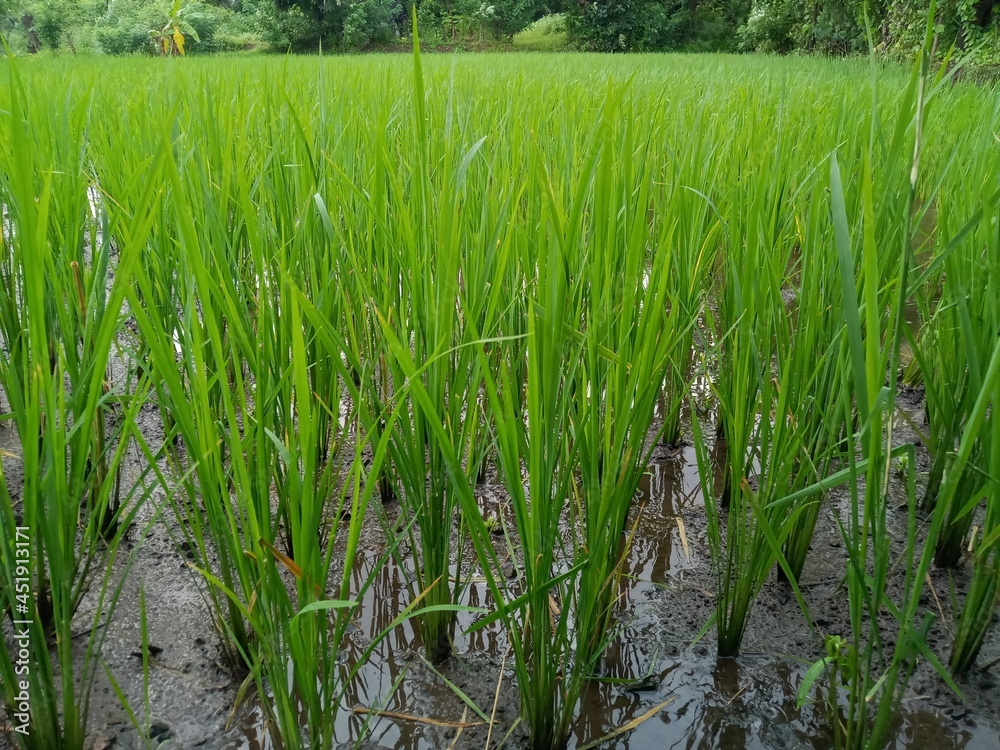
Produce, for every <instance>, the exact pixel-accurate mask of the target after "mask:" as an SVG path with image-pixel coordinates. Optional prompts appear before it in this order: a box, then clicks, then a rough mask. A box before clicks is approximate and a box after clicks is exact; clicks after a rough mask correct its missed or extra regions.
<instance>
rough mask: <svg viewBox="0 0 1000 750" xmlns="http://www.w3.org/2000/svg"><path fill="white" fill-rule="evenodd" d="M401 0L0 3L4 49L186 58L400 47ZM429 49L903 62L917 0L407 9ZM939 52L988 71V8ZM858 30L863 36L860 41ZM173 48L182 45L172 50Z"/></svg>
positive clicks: (520, 3)
mask: <svg viewBox="0 0 1000 750" xmlns="http://www.w3.org/2000/svg"><path fill="white" fill-rule="evenodd" d="M413 2H414V0H196V1H194V2H184V3H183V4H179V3H176V2H175V0H0V32H2V33H3V34H4V36H5V37H6V39H7V40H8V43H9V44H10V45H11V47H12V49H14V50H15V52H16V51H19V50H23V51H25V52H29V53H34V52H39V51H42V50H46V49H49V50H57V51H58V50H67V51H70V52H74V53H75V52H77V51H78V50H80V49H83V50H88V51H97V52H103V53H105V54H114V55H121V54H139V53H147V54H156V53H161V54H163V53H167V54H169V53H175V52H177V49H176V45H174V44H172V43H171V42H170V39H171V38H172V32H171V33H168V34H167V35H166V36H164V30H165V29H166V30H169V29H171V28H176V27H172V26H171V24H172V19H174V18H175V17H178V18H179V17H181V16H182V17H183V22H184V29H185V30H186V31H187V32H188V33H186V34H184V39H186V40H187V49H188V50H189V51H192V52H199V53H206V52H218V51H229V50H241V49H253V48H261V49H270V50H274V51H281V52H284V51H287V50H292V51H298V52H304V51H315V50H316V49H318V48H319V46H320V45H322V46H323V48H324V49H326V50H328V51H338V50H342V51H350V50H360V49H367V48H379V47H391V46H393V45H400V44H405V43H406V40H407V37H408V34H409V16H410V12H411V5H412V3H413ZM416 2H417V17H418V20H419V23H420V29H421V34H422V35H423V37H424V39H425V41H426V42H427V43H428V45H429V46H434V45H446V46H457V47H474V48H489V47H491V46H503V45H505V44H508V43H509V42H510V40H511V39H512V38H513V37H514V36H515V35H517V34H518V33H519V32H522V31H524V30H525V29H528V28H529V27H531V26H532V24H537V23H539V22H542V23H545V24H547V26H546V29H550V28H555V29H557V30H558V32H559V37H558V46H560V47H565V48H571V49H572V48H575V49H582V50H593V51H602V52H643V51H665V50H675V51H692V52H696V51H729V52H738V51H743V52H755V51H756V52H772V53H782V54H784V53H794V52H812V53H820V54H827V55H852V54H860V53H864V52H866V51H867V50H868V49H869V40H870V41H871V42H872V43H874V45H875V48H876V50H877V51H878V52H879V53H880V54H884V55H897V56H900V57H905V56H908V55H909V54H911V52H912V50H913V49H914V48H915V47H916V46H917V45H918V44H919V41H920V38H921V34H922V29H923V24H924V23H925V19H926V14H927V11H928V6H929V0H867V1H865V0H416ZM936 21H937V30H938V34H939V45H938V47H939V50H941V51H942V53H943V52H944V51H945V50H947V49H950V48H951V46H952V45H954V46H956V47H957V48H959V49H961V50H963V51H964V53H965V55H966V57H968V58H969V59H970V60H971V61H972V62H973V64H976V65H978V66H980V67H984V68H988V67H990V66H997V67H998V68H1000V0H945V1H944V2H943V3H939V7H938V12H937V19H936ZM869 29H870V32H869ZM181 51H183V45H182V49H181Z"/></svg>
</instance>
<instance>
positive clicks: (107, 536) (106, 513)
mask: <svg viewBox="0 0 1000 750" xmlns="http://www.w3.org/2000/svg"><path fill="white" fill-rule="evenodd" d="M9 75H10V89H9V93H10V102H9V106H10V110H9V112H8V117H7V118H6V119H7V121H8V122H7V124H8V126H9V127H8V129H7V130H6V132H5V133H4V135H5V136H6V138H4V139H3V142H2V146H3V147H2V150H0V163H2V165H3V168H2V169H0V174H2V175H3V176H2V178H0V202H2V203H3V205H4V208H5V216H4V222H3V227H2V229H0V249H2V255H3V260H2V261H0V276H2V290H0V335H2V344H3V346H4V349H5V350H6V351H5V353H4V355H3V356H0V388H2V390H3V394H4V396H5V397H6V400H7V402H8V403H9V404H10V407H11V415H10V419H11V421H12V426H13V428H14V429H16V432H17V440H18V441H19V443H20V456H19V458H20V462H21V471H22V476H23V481H22V482H21V483H20V486H16V485H15V486H11V485H10V484H9V483H8V480H7V477H6V476H5V474H4V473H3V471H2V470H0V535H2V540H0V562H2V568H3V580H2V587H0V601H2V607H3V610H4V612H6V614H7V615H8V616H9V618H10V620H11V623H12V627H13V637H12V639H11V640H8V639H7V638H4V639H3V640H2V643H0V676H2V678H3V701H4V704H5V708H6V711H7V716H8V718H9V720H10V721H11V723H12V726H14V727H16V729H17V731H15V732H14V737H13V741H14V742H15V743H16V744H17V745H18V746H19V747H23V748H82V747H83V746H84V742H85V740H86V730H87V723H88V721H89V719H90V716H89V711H88V707H89V702H90V694H91V689H92V687H93V683H94V678H95V674H96V668H97V665H98V663H99V658H100V649H101V646H102V644H103V640H104V628H103V625H104V623H103V620H104V618H106V617H108V616H109V615H110V613H111V612H112V611H113V610H114V607H115V604H116V603H117V598H118V594H119V592H120V585H119V586H118V587H115V586H114V585H112V581H111V578H110V571H111V563H112V561H113V560H114V559H115V555H116V552H117V549H118V546H119V544H120V542H121V539H122V536H123V534H124V533H125V531H126V530H127V529H128V527H129V524H130V523H131V521H132V518H133V515H134V513H135V511H136V509H137V508H138V505H139V503H140V502H141V499H142V498H141V497H140V498H138V499H136V501H135V502H133V497H134V495H135V494H136V493H139V494H140V495H141V492H140V490H141V482H142V477H138V478H134V477H133V478H130V479H123V478H122V475H121V473H122V468H123V461H124V457H125V451H126V449H127V448H128V446H129V444H130V442H131V438H132V435H133V433H134V427H133V424H134V420H135V417H136V414H137V413H138V411H139V409H140V407H141V406H142V404H143V403H144V401H145V398H146V395H147V393H148V383H147V382H146V381H144V380H142V379H140V380H139V382H137V383H134V382H130V383H127V384H126V389H127V390H126V392H121V391H120V390H119V389H120V388H121V387H122V384H121V383H116V384H115V386H114V389H113V390H112V389H111V388H109V386H108V384H107V382H106V379H107V378H108V377H109V376H108V372H109V363H110V361H111V358H112V346H113V344H114V342H115V337H116V335H117V333H118V330H119V329H120V327H121V312H122V304H123V301H124V299H125V292H126V288H127V286H128V285H129V283H130V276H131V272H132V269H133V267H134V266H135V264H136V260H137V257H138V254H139V253H140V252H141V250H142V248H143V245H144V243H145V236H146V233H147V232H148V229H149V212H150V207H151V205H152V203H153V200H154V197H155V194H156V177H157V175H158V174H159V170H160V167H161V166H162V152H161V153H160V154H158V155H156V157H155V158H154V159H153V163H152V165H151V166H150V168H149V169H148V171H147V176H149V177H151V178H152V182H151V183H150V184H149V186H148V188H147V189H146V190H145V191H144V192H143V193H142V194H141V195H140V196H139V197H138V198H137V200H136V211H135V212H134V213H133V214H132V215H131V216H127V217H126V216H122V215H121V214H119V213H117V212H113V211H112V212H111V215H109V214H107V213H104V212H103V211H94V210H92V208H91V206H90V204H89V202H88V198H89V194H88V188H89V187H90V184H89V182H88V181H87V179H86V176H85V174H84V173H83V172H82V171H81V170H79V162H80V161H81V160H82V156H83V153H84V151H85V144H86V140H85V137H84V133H85V132H86V129H87V117H88V108H87V106H86V104H84V105H81V106H79V107H77V108H71V107H67V109H66V110H65V112H64V116H65V119H63V120H62V121H61V122H60V123H59V125H60V127H55V128H53V129H52V132H47V129H46V127H45V126H44V125H41V124H40V123H39V121H38V120H37V118H36V116H35V115H33V114H32V113H31V112H30V111H29V110H27V109H25V102H26V101H27V96H26V91H25V87H24V83H23V80H22V79H21V78H20V76H19V73H18V71H16V70H15V69H14V68H13V67H11V69H10V70H9ZM66 160H68V161H69V164H67V162H66ZM60 167H62V169H60ZM38 175H43V177H42V179H36V178H37V176H38ZM112 234H116V235H117V236H119V237H121V240H120V241H119V242H118V243H117V244H116V246H115V247H114V250H115V251H117V263H116V264H115V265H114V266H113V267H112V263H111V254H112V244H111V235H112ZM112 413H114V414H115V415H116V416H117V417H118V420H119V421H118V422H117V424H116V425H113V424H109V422H110V419H109V416H110V415H111V414H112ZM123 484H124V486H125V487H126V494H125V495H124V497H123V496H122V494H121V490H122V487H123ZM126 505H127V506H128V508H127V510H123V508H124V507H125V506H126ZM102 566H104V569H103V570H102V569H101V568H102ZM95 583H96V584H98V586H97V590H96V592H95V594H94V596H95V597H96V602H95V604H96V607H95V614H94V619H93V623H92V624H93V627H92V629H91V631H90V635H89V636H88V638H87V639H86V648H85V655H84V658H83V659H82V662H81V661H79V660H75V659H74V648H73V643H74V638H75V632H74V631H75V628H74V615H75V613H76V611H77V609H78V607H79V605H80V603H81V601H82V600H83V597H84V596H85V595H86V594H87V592H88V590H90V589H91V587H92V586H94V584H95Z"/></svg>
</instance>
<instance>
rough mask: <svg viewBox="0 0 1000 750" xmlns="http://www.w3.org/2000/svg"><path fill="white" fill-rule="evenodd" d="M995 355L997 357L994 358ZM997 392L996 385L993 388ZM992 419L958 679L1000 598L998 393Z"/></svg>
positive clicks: (957, 653)
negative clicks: (982, 509)
mask: <svg viewBox="0 0 1000 750" xmlns="http://www.w3.org/2000/svg"><path fill="white" fill-rule="evenodd" d="M995 356H996V355H994V357H995ZM994 388H995V389H996V386H994ZM991 403H992V406H991V407H990V409H991V411H990V416H989V418H988V419H987V424H986V427H984V429H983V432H984V435H985V436H987V437H988V446H989V463H988V465H987V471H988V473H987V482H986V516H985V519H984V523H983V527H982V531H981V533H980V534H979V535H977V537H976V538H974V539H973V540H972V580H971V582H970V583H969V590H968V592H967V593H966V595H965V601H964V602H963V604H962V610H961V614H960V615H959V618H958V624H957V628H956V632H955V640H954V643H953V645H952V650H951V657H950V660H949V665H948V666H949V669H950V670H951V673H952V675H954V676H955V677H961V676H962V675H964V674H965V673H966V672H968V670H969V668H970V667H972V665H973V664H974V663H975V661H976V657H977V656H978V655H979V651H980V649H981V648H982V645H983V640H984V639H985V637H986V633H987V631H988V630H989V627H990V624H991V623H992V621H993V614H994V612H995V611H996V609H997V603H998V601H1000V598H998V596H997V581H998V580H1000V576H998V574H997V570H998V567H1000V543H998V542H1000V501H998V498H1000V480H998V477H1000V419H998V418H997V412H996V409H997V404H998V403H1000V401H998V391H997V390H994V392H993V395H992V402H991ZM952 502H954V503H955V507H956V508H958V507H959V506H960V505H961V498H960V497H958V496H957V492H956V497H955V499H954V500H953V501H952ZM974 507H975V506H974V505H973V506H972V507H970V506H969V504H965V505H964V507H961V508H960V510H959V511H958V513H959V514H965V515H967V516H971V515H972V509H973V508H974Z"/></svg>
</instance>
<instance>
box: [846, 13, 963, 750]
mask: <svg viewBox="0 0 1000 750" xmlns="http://www.w3.org/2000/svg"><path fill="white" fill-rule="evenodd" d="M932 15H933V14H932ZM930 47H931V22H930V21H929V22H928V32H927V38H926V41H925V45H924V48H923V51H922V53H921V55H920V59H919V60H918V63H917V64H916V65H915V68H914V73H913V76H912V78H911V84H910V87H909V89H908V92H907V96H906V97H905V98H904V100H903V102H902V107H901V111H900V113H899V116H898V121H897V122H898V125H897V128H896V131H895V136H894V138H893V140H892V141H890V142H889V143H888V151H887V154H886V158H885V162H884V164H883V169H884V170H885V174H886V175H887V177H886V180H887V182H888V185H889V188H888V189H887V190H884V191H880V195H884V196H885V198H886V201H887V202H890V203H891V201H892V200H893V196H894V195H895V196H900V200H901V202H902V203H903V204H904V208H903V211H902V215H903V216H904V217H907V218H906V223H905V224H904V229H903V231H902V232H900V233H899V234H900V235H901V237H900V240H901V241H900V243H899V246H900V251H899V256H898V257H899V267H898V276H897V278H896V281H895V282H894V284H893V287H892V288H893V297H888V298H885V301H880V299H879V298H880V290H881V288H882V284H883V282H882V270H881V267H882V266H883V265H884V264H885V261H884V260H882V261H880V259H879V257H878V253H877V251H876V247H877V246H876V241H875V237H876V234H875V229H876V227H877V226H878V225H879V218H878V214H879V213H882V212H883V209H882V208H880V204H877V203H876V202H875V198H874V195H875V192H874V179H875V178H874V177H873V174H872V161H871V155H872V154H873V153H874V150H875V149H874V146H873V144H874V143H875V138H874V125H873V130H872V133H873V135H872V137H871V139H870V140H869V148H868V152H867V155H866V156H865V158H864V161H863V164H862V175H861V181H860V191H859V196H858V200H859V203H860V207H859V214H860V217H861V218H860V225H861V226H860V230H859V231H860V240H859V242H858V246H859V253H860V260H859V262H858V265H859V266H860V269H861V273H860V278H856V275H855V254H854V249H853V246H852V242H851V236H850V227H849V225H848V220H847V210H846V202H845V198H844V189H843V182H842V179H841V173H840V169H839V164H838V160H837V159H836V156H835V157H834V158H833V160H832V163H831V200H832V216H833V226H834V233H835V239H836V247H837V253H838V256H839V259H840V265H841V272H842V292H843V299H844V318H845V322H846V335H847V340H848V349H849V352H850V362H851V379H852V382H853V387H852V390H853V394H854V401H855V404H856V408H857V413H858V425H859V434H858V436H857V439H858V442H859V444H860V448H861V454H862V461H861V462H859V461H858V460H857V456H856V455H855V453H854V451H850V450H849V451H847V459H848V466H847V468H846V469H845V470H844V472H846V476H847V480H848V482H849V485H850V508H849V511H848V514H847V518H846V519H838V522H839V524H840V526H841V533H842V535H843V537H844V540H845V547H846V549H847V553H848V565H847V575H846V579H845V580H846V585H847V590H848V602H849V611H850V618H851V634H850V639H849V640H847V641H846V643H845V647H844V648H843V649H842V650H841V652H842V653H844V654H846V658H844V659H843V660H841V662H840V663H839V665H838V670H839V672H840V674H841V679H842V681H843V683H844V684H845V685H847V687H848V691H847V707H846V713H845V714H844V715H843V716H840V715H838V716H836V717H835V727H836V730H837V737H838V742H839V743H840V744H841V745H842V746H844V747H852V748H853V747H881V746H882V743H883V742H884V740H885V737H886V733H887V732H888V730H889V727H890V724H891V721H892V717H893V714H894V712H895V710H896V708H897V706H898V703H899V700H900V697H901V695H902V692H903V691H904V690H905V686H906V683H907V680H908V677H909V675H910V674H911V673H912V669H913V660H914V659H915V658H916V656H917V655H918V654H922V655H924V656H927V657H928V658H929V659H930V660H931V662H932V664H934V665H935V666H936V667H937V668H938V669H939V671H942V669H941V666H940V664H939V663H938V662H937V660H936V658H935V657H933V654H931V653H930V652H929V650H928V649H927V647H926V644H924V636H925V634H926V631H927V628H928V627H929V622H928V621H926V620H924V621H921V622H918V620H917V607H918V605H919V599H920V594H921V591H922V587H923V583H924V579H925V578H926V571H927V567H928V565H929V564H930V560H931V555H932V551H933V545H934V541H935V538H936V534H937V532H938V531H939V530H940V524H941V519H940V517H937V518H936V519H935V521H934V523H933V525H932V528H931V530H930V532H929V534H928V540H927V543H926V546H925V548H924V550H923V552H922V553H920V554H919V555H918V553H917V541H916V513H917V506H916V497H915V479H914V476H915V475H914V468H913V456H912V447H909V446H906V447H904V448H903V449H900V450H902V451H907V452H909V453H910V454H911V455H910V456H909V458H908V460H907V462H906V465H907V467H908V477H907V482H906V491H907V520H908V523H907V537H906V545H907V546H906V549H907V553H906V555H905V556H904V560H903V561H902V564H903V567H904V586H903V598H902V601H901V602H900V603H898V604H897V603H894V602H892V601H891V600H890V599H889V597H888V594H887V583H886V582H887V578H888V575H889V568H890V560H889V555H888V551H887V546H888V544H887V540H888V536H887V531H886V518H887V513H888V507H887V495H888V493H887V484H888V477H889V476H890V467H891V461H892V456H893V454H894V453H896V452H899V450H895V449H893V447H892V426H893V422H892V420H891V418H890V416H891V415H892V413H893V408H894V403H895V393H896V387H897V382H896V373H897V372H898V362H899V346H900V341H901V337H902V327H903V313H904V304H903V303H904V301H905V300H906V299H907V296H908V289H909V285H910V284H911V283H912V282H911V281H910V271H911V268H912V258H911V255H912V249H911V246H910V231H909V229H910V225H909V223H908V222H909V217H910V216H912V210H911V208H912V205H913V201H914V198H915V195H916V190H917V187H918V176H919V156H920V153H921V145H922V129H923V124H924V118H925V116H926V112H927V102H928V98H929V97H930V96H931V95H932V94H933V92H934V90H935V89H934V84H935V83H937V82H938V81H935V80H933V79H931V78H930V75H929V50H930ZM938 80H940V79H938ZM873 90H874V86H873ZM910 124H913V126H914V128H913V134H912V137H908V136H907V130H908V126H909V125H910ZM906 144H912V148H913V152H912V153H913V154H914V156H913V158H912V161H911V163H910V169H908V170H906V169H905V157H904V153H905V152H904V148H905V145H906ZM907 172H908V173H909V180H908V188H907V189H906V190H904V191H900V190H895V191H894V190H893V189H892V187H891V186H892V185H893V184H894V177H893V175H894V174H903V175H905V174H906V173H907ZM895 179H898V178H895ZM886 211H887V213H888V214H889V215H893V213H894V209H891V208H890V209H886ZM859 288H860V292H861V294H860V301H859V295H858V290H859ZM886 309H888V315H886V313H885V312H884V311H885V310H886ZM862 326H864V327H862ZM887 372H888V373H889V378H888V384H886V373H887ZM843 387H844V388H845V389H846V388H847V387H848V386H847V384H846V383H845V384H844V386H843ZM842 403H843V405H844V408H845V416H847V417H848V421H850V416H849V412H848V409H849V408H850V407H849V404H850V399H847V398H845V399H842ZM966 442H968V441H966ZM967 447H969V448H971V443H969V445H968V446H967ZM967 460H968V451H963V455H962V456H961V463H963V464H964V462H965V461H967ZM844 472H842V474H843V473H844ZM862 477H863V479H864V497H863V501H862V498H861V493H860V484H861V479H862ZM953 487H954V485H953V484H951V483H950V484H949V488H953ZM883 608H887V609H889V611H892V612H895V613H897V623H898V628H899V632H898V634H897V635H896V641H895V645H894V646H893V647H892V648H891V650H890V649H889V648H888V647H887V646H886V645H885V643H884V636H883V633H882V628H881V626H880V625H879V623H878V619H877V615H878V613H879V612H880V611H882V610H883ZM942 673H943V672H942ZM838 713H839V712H838Z"/></svg>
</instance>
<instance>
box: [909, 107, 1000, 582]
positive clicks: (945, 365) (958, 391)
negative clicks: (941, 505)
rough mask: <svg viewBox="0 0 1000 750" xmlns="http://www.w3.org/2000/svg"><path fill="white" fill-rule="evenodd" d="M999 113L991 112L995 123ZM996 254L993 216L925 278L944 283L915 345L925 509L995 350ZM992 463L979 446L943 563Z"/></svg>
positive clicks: (963, 535)
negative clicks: (926, 460)
mask: <svg viewBox="0 0 1000 750" xmlns="http://www.w3.org/2000/svg"><path fill="white" fill-rule="evenodd" d="M996 117H997V110H994V122H995V118H996ZM991 127H992V126H991ZM980 145H983V144H982V143H980ZM980 151H981V152H982V153H983V155H984V159H983V161H984V162H985V165H986V166H985V167H984V168H983V169H982V170H981V171H980V170H975V171H974V172H973V173H971V174H969V175H964V174H963V175H962V176H961V184H962V188H961V192H962V194H963V196H964V198H965V199H966V200H967V201H971V203H972V205H977V204H979V205H982V204H983V203H984V202H985V201H986V200H987V199H988V197H989V194H990V193H991V192H993V191H994V190H995V181H994V180H992V179H991V177H990V175H991V174H992V172H993V170H992V169H991V165H993V164H995V159H994V160H990V159H986V158H985V156H986V154H989V153H990V152H991V151H993V152H995V149H987V148H982V149H980ZM951 200H954V199H950V198H949V197H945V196H943V197H942V198H941V199H939V201H938V205H939V211H938V217H937V219H938V231H939V233H940V235H941V236H943V237H950V236H951V235H952V234H953V232H954V230H953V227H952V223H953V222H954V221H955V218H957V217H953V214H954V213H957V212H958V211H961V210H962V209H963V206H962V205H960V204H956V205H955V206H954V207H953V206H952V204H951ZM959 216H960V215H959ZM959 222H961V219H959ZM998 259H1000V250H998V240H997V237H996V230H995V228H994V227H993V226H992V223H991V221H988V220H983V221H981V222H980V223H979V224H978V226H977V228H976V229H975V230H973V231H972V232H970V233H969V234H968V235H967V237H966V238H965V239H964V241H962V242H961V243H960V244H959V245H958V246H957V247H956V248H955V249H954V250H953V251H952V252H950V253H949V254H948V255H947V256H945V257H943V258H941V260H942V262H941V263H940V264H939V265H940V269H939V270H938V271H937V272H936V273H934V274H933V275H932V281H930V282H928V283H929V284H931V285H936V286H937V287H938V288H940V292H941V293H940V299H939V300H938V301H937V304H936V308H935V309H934V312H933V314H932V317H931V318H930V320H929V321H928V324H927V326H926V333H925V335H924V336H923V338H922V340H920V341H919V342H918V343H917V345H916V346H915V347H914V359H915V361H916V362H917V363H918V364H919V366H920V369H921V372H922V375H923V381H924V384H925V391H926V398H927V400H926V404H927V407H926V415H927V423H928V429H927V435H928V438H929V439H928V448H929V449H930V450H931V452H932V455H933V463H932V466H931V472H930V476H929V478H928V484H927V491H926V493H925V495H924V500H923V508H924V510H925V511H931V510H933V509H934V508H935V503H936V499H937V493H938V490H939V488H940V486H941V484H942V480H943V478H944V476H945V475H946V474H947V472H948V471H949V466H950V464H951V463H952V461H953V460H954V450H955V445H956V441H957V439H958V437H959V435H960V434H961V431H962V430H963V429H964V426H965V423H966V421H967V419H968V415H969V413H970V411H971V409H972V406H973V405H974V403H975V399H976V398H977V396H978V394H979V392H980V389H981V388H982V382H983V376H984V368H985V366H986V363H987V362H988V361H989V359H990V356H991V354H992V351H993V349H994V348H995V347H996V336H995V333H994V331H995V330H996V327H997V326H998V325H1000V309H998V307H997V290H998V287H997V281H996V280H997V263H998ZM988 460H989V459H988V449H986V448H984V447H983V446H982V445H981V444H979V445H977V446H976V447H975V448H974V450H973V456H972V459H971V466H970V467H969V468H968V469H966V471H965V473H964V475H963V476H962V477H961V478H960V484H959V488H958V490H957V492H958V501H957V502H956V503H955V504H954V505H953V507H952V509H951V514H950V517H949V519H948V521H947V523H946V525H945V529H944V532H943V533H942V536H941V537H940V539H939V540H938V549H937V555H936V561H937V564H938V565H942V566H954V565H957V564H958V563H959V561H960V560H961V556H962V551H963V549H964V547H965V542H966V540H967V535H968V532H969V529H970V527H971V524H972V514H969V513H965V514H962V513H960V509H961V508H964V507H965V506H966V504H967V503H968V502H970V501H972V500H974V499H976V500H978V499H979V498H980V497H981V496H982V492H983V487H984V485H985V477H986V472H985V465H986V463H987V462H988Z"/></svg>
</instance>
